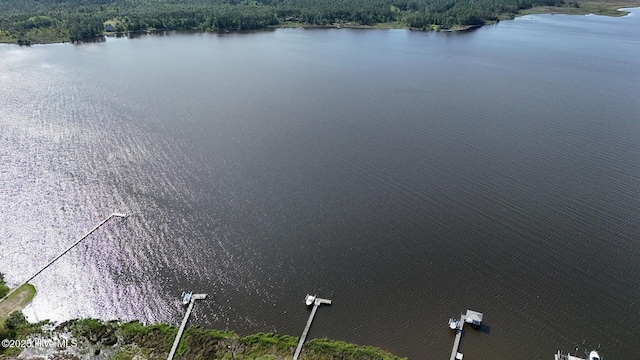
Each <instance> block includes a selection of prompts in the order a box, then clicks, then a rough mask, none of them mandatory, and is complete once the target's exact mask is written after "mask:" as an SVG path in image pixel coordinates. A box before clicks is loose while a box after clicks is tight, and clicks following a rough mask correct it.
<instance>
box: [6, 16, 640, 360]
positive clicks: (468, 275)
mask: <svg viewBox="0 0 640 360" xmlns="http://www.w3.org/2000/svg"><path fill="white" fill-rule="evenodd" d="M639 33H640V14H639V13H638V12H635V13H633V14H632V15H630V16H627V17H623V18H615V19H614V18H604V17H598V16H580V17H570V16H558V15H555V16H527V17H523V18H519V19H517V20H515V21H505V22H502V23H500V24H498V25H495V26H487V27H485V28H482V29H479V30H477V31H473V32H469V33H464V34H445V33H436V34H431V35H429V36H425V33H421V32H409V31H403V30H389V31H378V30H370V31H360V30H345V29H340V30H293V29H286V30H285V29H281V30H275V31H270V32H258V33H250V34H223V35H216V34H178V33H170V34H167V35H165V36H159V35H154V36H142V37H139V38H136V39H115V38H109V39H107V41H106V42H104V43H99V44H85V45H76V46H73V45H69V44H58V45H46V46H33V47H30V48H21V47H17V46H9V45H3V46H0V85H1V87H0V209H1V210H2V214H1V215H0V254H1V256H2V261H1V264H0V271H1V272H3V273H5V274H6V279H7V280H8V281H9V282H10V283H11V284H14V285H15V284H17V283H19V282H20V281H21V280H24V279H26V278H28V277H29V275H30V274H31V273H33V272H34V271H35V270H36V269H37V268H38V267H39V266H40V265H42V264H44V263H46V261H47V260H48V259H51V258H53V257H54V256H55V255H56V254H57V253H58V252H59V251H60V250H62V249H64V248H65V247H66V246H67V245H68V244H70V243H72V242H73V241H74V240H75V239H77V238H79V237H80V236H82V235H83V234H84V233H85V232H86V231H87V230H88V229H90V228H91V227H93V226H94V225H95V224H97V223H99V222H100V221H101V220H102V219H104V218H105V217H106V216H108V215H109V214H110V213H112V212H114V211H121V212H128V213H130V214H132V216H131V217H129V218H128V219H124V220H123V219H119V218H115V219H112V220H111V221H109V222H108V223H107V224H106V225H105V226H103V227H102V228H100V229H99V230H98V231H97V232H96V233H94V234H93V235H92V236H90V237H89V238H87V239H86V240H85V241H83V242H82V243H81V244H80V245H79V246H78V247H77V248H75V249H73V250H72V251H70V252H69V253H68V254H67V255H65V256H64V257H63V258H61V259H60V260H59V261H58V262H57V263H55V264H54V265H53V266H52V267H50V268H49V269H47V270H46V271H45V272H43V273H42V274H41V275H39V276H38V277H37V278H36V279H35V280H33V283H34V284H35V286H36V287H37V288H38V291H39V292H38V295H37V296H36V298H35V300H34V301H33V303H32V304H31V305H30V306H29V307H28V308H27V309H25V313H26V314H27V315H28V317H29V319H31V320H43V319H53V320H64V319H69V318H75V317H98V318H103V319H114V318H120V319H124V320H130V319H134V318H137V319H141V320H142V321H145V322H147V323H151V322H169V323H172V324H178V323H179V321H180V319H181V316H182V313H183V310H182V308H181V305H180V303H179V299H178V297H179V295H180V293H181V291H183V290H194V291H196V292H205V293H208V294H209V295H210V300H207V301H203V302H199V303H198V304H197V306H196V308H195V311H194V313H193V318H192V324H201V325H205V326H210V327H214V328H220V329H231V330H235V331H237V332H239V333H241V334H248V333H251V332H256V331H276V332H279V333H283V334H290V335H295V336H298V335H299V334H300V332H301V331H302V329H303V327H304V324H305V322H306V319H307V316H308V309H306V308H305V306H304V304H303V302H302V299H303V297H304V295H305V294H306V293H314V294H315V293H317V294H319V295H321V296H324V297H328V298H331V299H332V300H333V301H334V304H333V305H332V306H330V307H322V308H321V309H320V310H319V312H318V315H317V317H316V320H315V321H314V325H313V327H312V329H311V332H310V337H329V338H334V339H340V340H345V341H350V342H356V343H360V344H367V345H375V346H379V347H382V348H384V349H386V350H389V351H392V352H394V353H396V354H398V355H401V356H406V357H409V358H411V359H437V358H446V356H448V355H449V353H450V351H451V350H450V349H451V345H452V342H453V334H451V333H450V331H449V330H448V329H447V328H446V323H447V320H448V318H449V317H450V316H457V315H458V314H459V313H460V312H462V311H465V310H466V309H467V308H470V309H474V310H478V311H482V312H484V314H485V323H486V325H485V326H484V327H482V328H481V329H480V330H472V329H470V330H469V331H465V336H464V338H463V340H462V346H461V351H462V352H464V353H465V355H466V356H465V358H466V357H469V358H470V359H514V358H523V359H524V358H526V359H551V358H552V356H553V354H554V353H555V352H556V351H557V350H563V351H569V350H572V351H574V349H575V347H576V346H580V347H583V345H582V344H583V341H584V344H585V345H584V347H597V346H598V344H600V346H601V353H602V354H603V355H604V356H605V358H608V359H623V358H626V359H632V358H640V350H639V348H638V346H637V344H638V342H640V322H639V321H638V320H639V319H640V303H639V299H640V240H639V237H640V220H639V217H638V215H639V214H640V191H639V190H640V186H639V185H638V184H639V183H640V182H639V180H640V40H639V38H638V35H637V34H639Z"/></svg>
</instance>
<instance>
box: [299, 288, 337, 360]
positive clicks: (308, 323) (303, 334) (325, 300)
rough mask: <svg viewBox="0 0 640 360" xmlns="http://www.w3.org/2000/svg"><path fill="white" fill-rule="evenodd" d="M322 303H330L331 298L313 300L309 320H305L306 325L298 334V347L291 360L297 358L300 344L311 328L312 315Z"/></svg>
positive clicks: (314, 314)
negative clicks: (299, 334)
mask: <svg viewBox="0 0 640 360" xmlns="http://www.w3.org/2000/svg"><path fill="white" fill-rule="evenodd" d="M307 296H309V295H307ZM322 304H327V305H331V300H328V299H320V298H318V297H316V298H315V300H314V301H313V309H312V310H311V315H309V320H307V326H305V327H304V331H302V335H301V336H300V341H299V342H298V347H297V348H296V352H295V353H294V354H293V360H298V356H300V352H301V351H302V345H303V344H304V340H305V339H306V338H307V334H308V333H309V328H311V323H312V322H313V317H314V316H316V311H317V310H318V306H320V305H322Z"/></svg>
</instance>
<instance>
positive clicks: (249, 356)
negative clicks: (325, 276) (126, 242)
mask: <svg viewBox="0 0 640 360" xmlns="http://www.w3.org/2000/svg"><path fill="white" fill-rule="evenodd" d="M25 326H28V327H29V329H31V330H32V331H31V332H29V333H27V334H26V335H25V336H26V337H31V338H34V339H35V338H40V339H63V338H64V339H68V343H69V344H76V345H77V346H73V345H71V346H67V347H64V348H51V349H50V352H51V354H52V355H53V354H56V356H59V357H60V358H62V357H64V358H65V359H70V360H76V359H77V360H79V359H80V356H81V355H82V356H83V358H86V355H87V354H94V356H96V357H97V356H98V355H99V356H100V357H101V358H105V357H106V358H109V359H114V360H131V359H141V358H142V359H148V360H151V359H166V358H167V355H168V353H169V349H170V348H171V345H172V343H173V339H174V337H175V336H176V333H177V328H176V327H175V326H170V325H166V324H156V325H143V324H142V323H140V322H138V321H132V322H119V321H101V320H96V319H82V320H71V321H67V322H64V323H61V324H59V325H58V326H57V327H56V328H55V329H53V330H46V331H43V330H40V329H39V326H36V324H29V325H25ZM36 327H38V328H37V329H36ZM71 339H73V341H71ZM297 343H298V338H297V337H294V336H289V335H280V334H273V333H257V334H252V335H248V336H244V337H241V336H239V335H238V334H236V333H234V332H232V331H220V330H211V329H205V328H202V327H199V326H190V327H188V328H187V329H186V330H185V333H184V335H183V337H182V341H181V342H180V345H179V347H178V351H177V353H176V357H175V359H182V360H190V359H223V360H230V359H234V360H260V359H264V360H268V359H269V360H275V359H291V358H292V356H293V353H294V350H295V348H296V345H297ZM35 351H36V350H34V349H29V348H27V349H25V350H24V351H23V352H22V356H24V357H26V358H29V357H30V356H33V357H35V355H36V353H35ZM37 351H38V354H37V355H39V356H42V355H45V354H43V353H42V349H40V350H37ZM2 358H3V357H2V355H0V359H2ZM300 359H301V360H325V359H354V360H403V358H400V357H397V356H395V355H393V354H391V353H389V352H386V351H384V350H382V349H380V348H376V347H372V346H361V345H354V344H349V343H346V342H342V341H335V340H329V339H312V340H309V341H307V342H306V343H305V345H304V347H303V351H302V354H301V357H300Z"/></svg>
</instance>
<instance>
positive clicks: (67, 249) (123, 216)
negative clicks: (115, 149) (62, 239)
mask: <svg viewBox="0 0 640 360" xmlns="http://www.w3.org/2000/svg"><path fill="white" fill-rule="evenodd" d="M127 216H128V215H127V214H120V213H113V214H111V215H109V216H107V218H106V219H104V220H102V222H100V223H99V224H98V225H96V226H94V227H93V229H91V230H89V232H88V233H86V234H84V236H82V237H81V238H80V239H78V240H77V241H76V242H74V243H73V244H71V245H70V246H69V247H67V248H66V249H65V250H64V251H62V252H61V253H60V254H58V256H56V257H55V258H53V260H51V261H49V262H48V263H47V264H46V265H44V266H43V267H41V268H40V269H39V270H38V271H36V273H35V274H33V275H31V277H29V278H28V279H27V280H25V281H24V282H23V283H22V284H20V285H18V286H16V287H14V288H13V290H11V291H9V293H8V294H7V295H5V296H4V297H3V298H2V299H0V301H3V300H4V299H6V298H8V297H9V296H10V295H11V294H13V293H14V292H15V291H16V290H18V289H19V288H20V287H22V286H23V285H25V284H27V283H28V282H29V281H31V280H33V278H35V277H36V276H38V275H40V273H41V272H43V271H45V270H46V269H47V268H48V267H50V266H51V265H53V263H54V262H56V261H57V260H58V259H60V258H61V257H62V256H63V255H64V254H66V253H68V252H69V251H70V250H71V249H73V248H74V247H76V245H78V244H80V242H81V241H82V240H84V239H86V238H87V237H89V235H91V234H92V233H93V232H94V231H96V230H98V228H99V227H100V226H102V225H104V224H105V223H106V222H107V221H109V220H111V218H112V217H121V218H126V217H127Z"/></svg>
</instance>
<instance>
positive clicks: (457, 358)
mask: <svg viewBox="0 0 640 360" xmlns="http://www.w3.org/2000/svg"><path fill="white" fill-rule="evenodd" d="M482 317H483V314H482V313H480V312H477V311H473V310H467V313H466V314H460V321H458V324H457V325H458V326H457V327H456V328H455V332H456V339H455V340H454V341H453V348H452V349H451V356H450V357H449V360H462V358H463V356H464V355H462V353H459V352H458V348H459V347H460V339H461V338H462V328H463V327H464V323H470V324H473V325H480V324H481V323H482Z"/></svg>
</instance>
